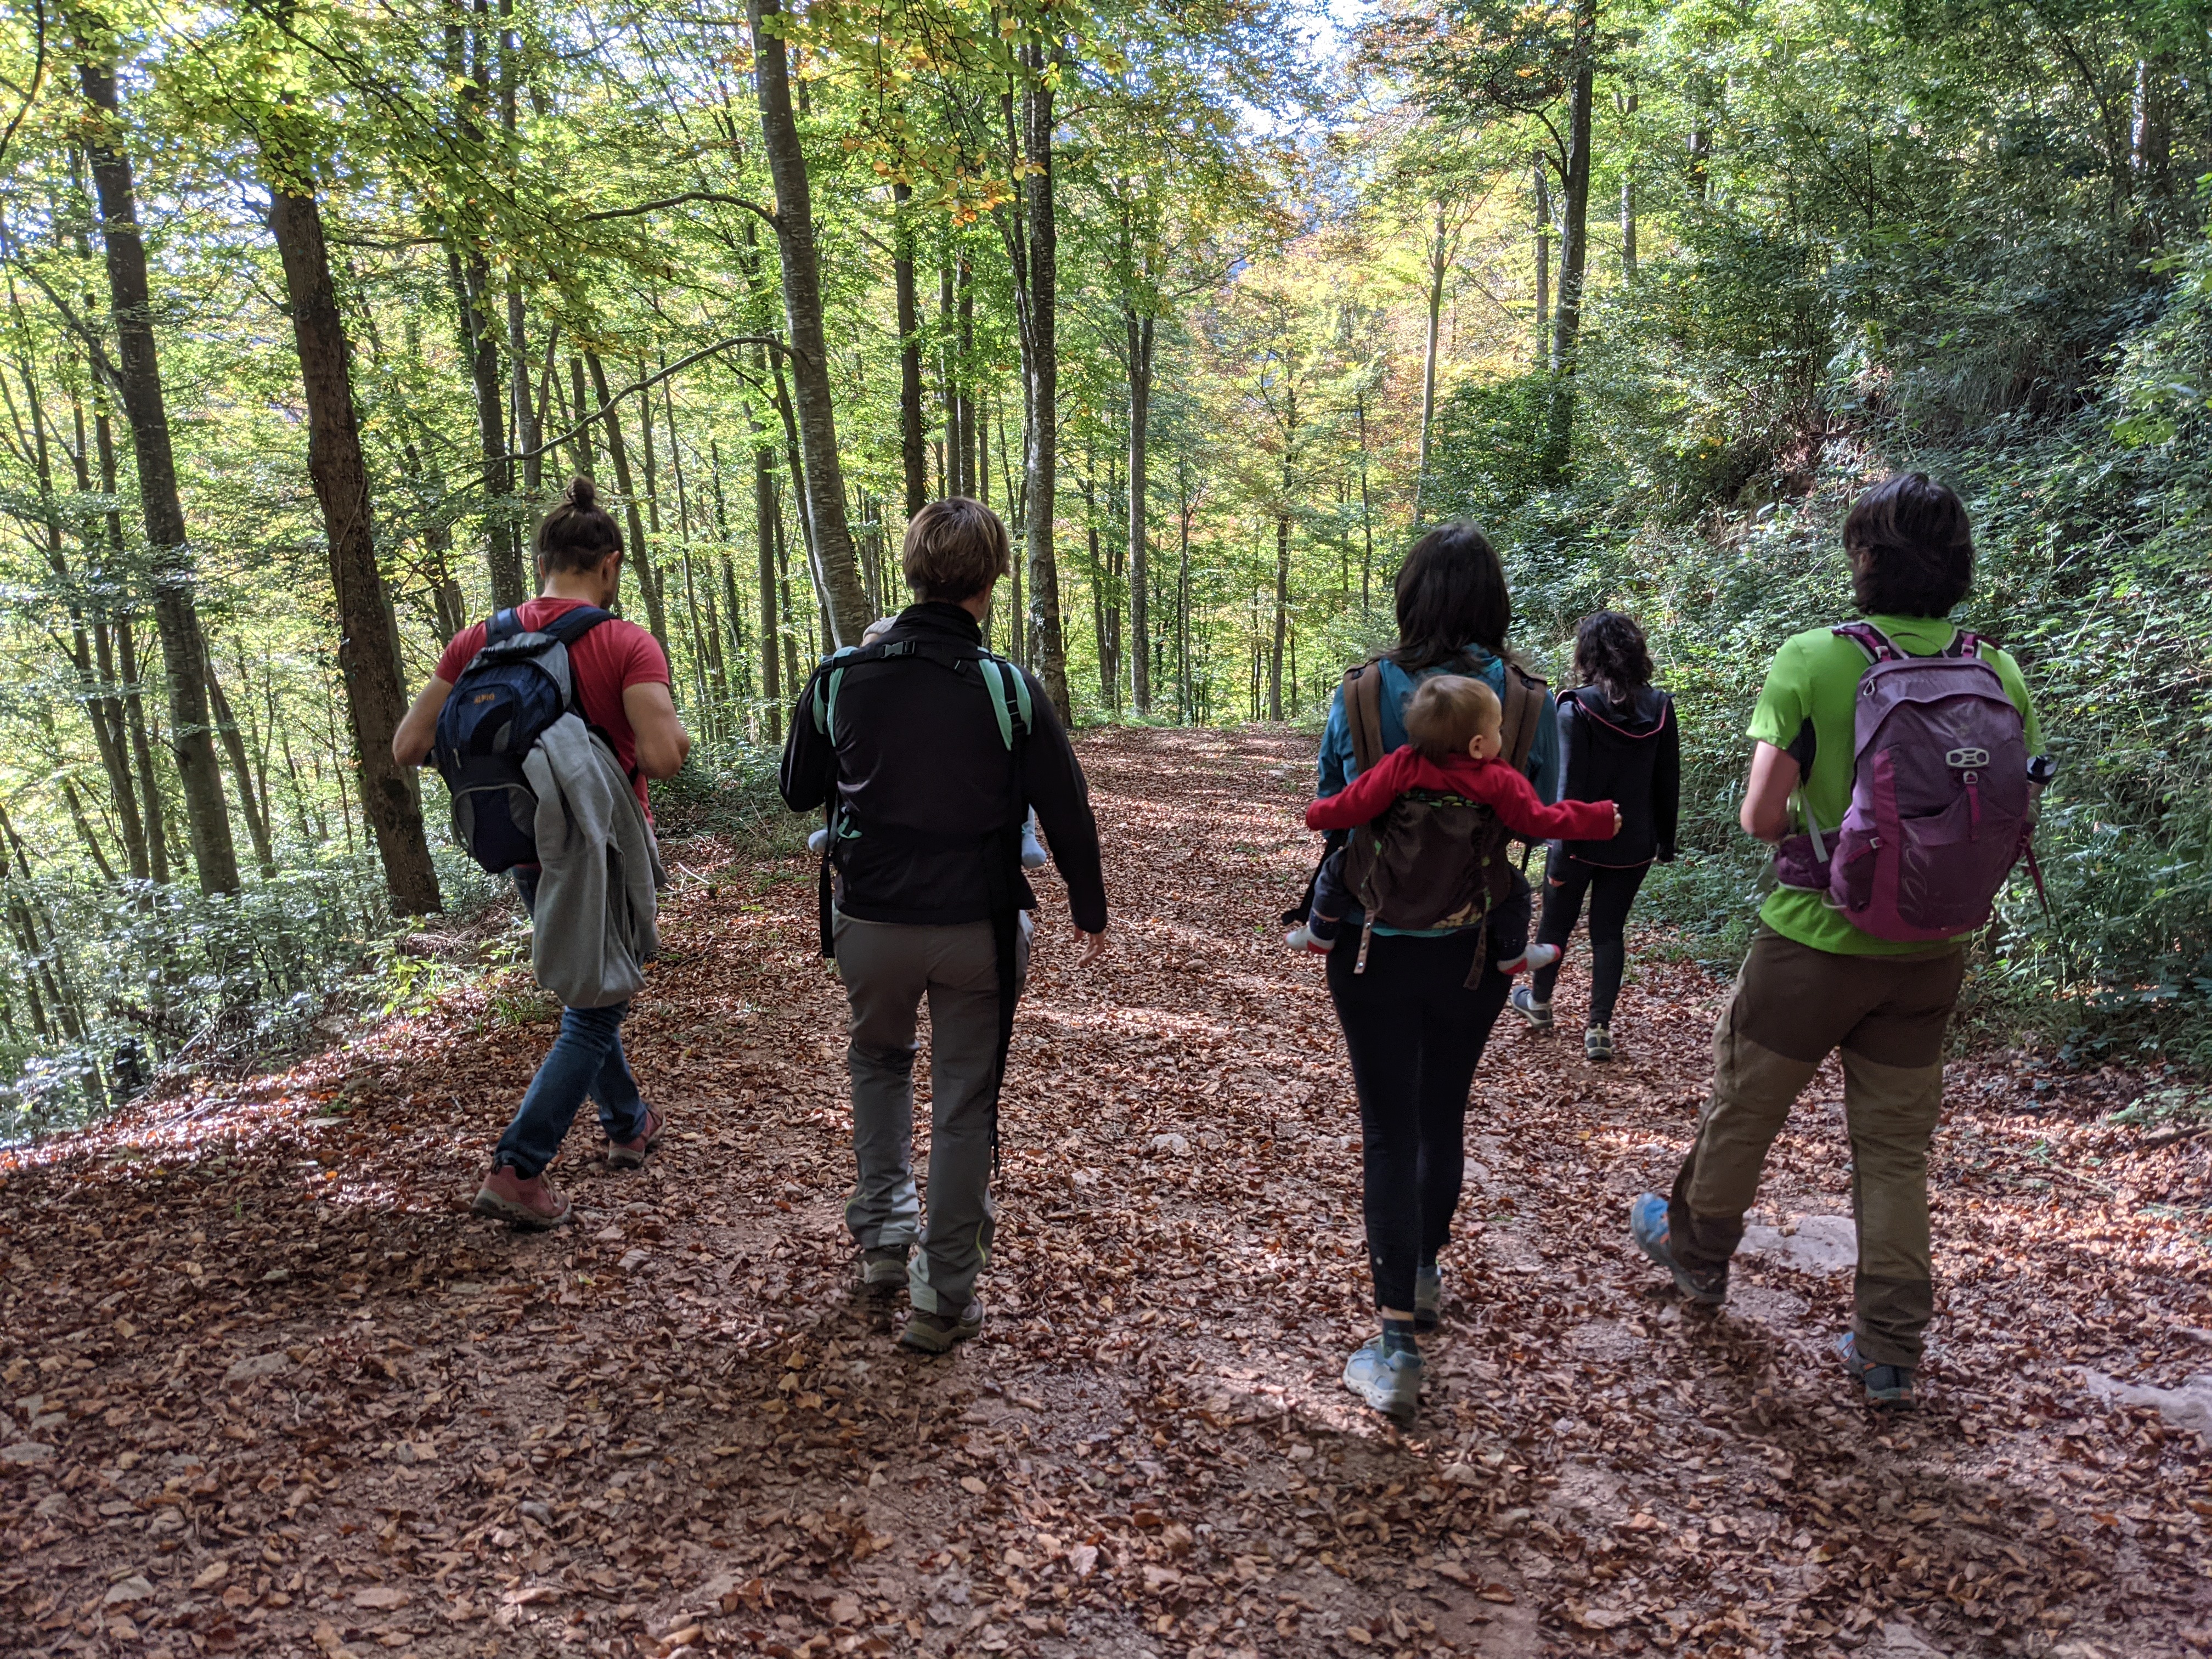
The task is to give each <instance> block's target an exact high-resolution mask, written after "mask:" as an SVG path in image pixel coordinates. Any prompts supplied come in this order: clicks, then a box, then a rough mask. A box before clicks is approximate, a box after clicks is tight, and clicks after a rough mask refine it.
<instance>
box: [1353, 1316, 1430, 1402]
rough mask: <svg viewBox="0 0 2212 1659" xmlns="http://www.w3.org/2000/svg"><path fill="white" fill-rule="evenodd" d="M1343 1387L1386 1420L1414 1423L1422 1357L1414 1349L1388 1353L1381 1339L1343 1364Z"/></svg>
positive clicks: (1363, 1347)
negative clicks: (1386, 1418) (1384, 1349)
mask: <svg viewBox="0 0 2212 1659" xmlns="http://www.w3.org/2000/svg"><path fill="white" fill-rule="evenodd" d="M1344 1386H1345V1387H1346V1388H1347V1389H1351V1390H1352V1393H1353V1394H1355V1395H1358V1396H1359V1398H1360V1400H1361V1401H1362V1402H1363V1403H1364V1404H1366V1405H1368V1406H1370V1407H1373V1408H1374V1409H1375V1410H1376V1411H1378V1412H1381V1413H1383V1415H1384V1416H1385V1417H1389V1418H1394V1419H1396V1420H1397V1421H1399V1422H1401V1423H1407V1422H1411V1421H1412V1420H1413V1413H1414V1411H1415V1410H1416V1409H1417V1408H1418V1407H1419V1405H1420V1403H1421V1356H1420V1354H1419V1352H1418V1351H1417V1350H1414V1349H1411V1348H1401V1349H1400V1350H1398V1352H1395V1353H1387V1352H1384V1351H1383V1339H1382V1338H1381V1337H1379V1336H1378V1337H1376V1338H1375V1339H1374V1340H1372V1341H1370V1342H1368V1343H1365V1344H1364V1345H1363V1346H1360V1347H1358V1348H1356V1349H1354V1350H1353V1351H1352V1358H1349V1359H1347V1360H1346V1361H1345V1362H1344Z"/></svg>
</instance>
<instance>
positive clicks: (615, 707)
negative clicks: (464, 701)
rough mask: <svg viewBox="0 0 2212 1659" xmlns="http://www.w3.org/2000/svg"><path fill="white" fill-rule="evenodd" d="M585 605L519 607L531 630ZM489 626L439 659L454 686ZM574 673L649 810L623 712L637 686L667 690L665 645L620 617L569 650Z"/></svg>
mask: <svg viewBox="0 0 2212 1659" xmlns="http://www.w3.org/2000/svg"><path fill="white" fill-rule="evenodd" d="M583 603H584V601H583V600H581V599H528V600H526V601H524V602H523V603H522V604H521V605H518V606H516V607H515V615H516V616H517V617H519V618H520V621H521V623H522V625H523V626H524V627H525V628H530V629H538V628H543V627H544V626H545V624H546V623H550V622H551V621H552V620H553V619H554V618H555V617H562V616H566V615H567V614H568V612H569V611H574V610H575V609H577V607H579V606H580V605H582V604H583ZM483 642H484V625H483V623H470V624H469V625H468V626H467V627H466V628H464V629H462V630H461V631H460V632H459V633H458V634H456V635H453V643H452V644H451V645H448V646H447V647H446V651H445V654H444V655H443V656H441V657H440V658H439V659H438V667H437V670H436V672H437V676H438V678H440V679H441V680H443V681H445V683H446V684H448V685H451V684H453V683H454V682H455V681H457V680H459V678H461V673H462V671H463V670H465V668H467V667H468V665H469V663H470V661H471V659H473V658H474V657H475V656H476V654H477V652H479V651H481V650H483ZM568 669H569V671H570V672H571V673H573V674H574V675H575V677H576V700H577V701H578V702H580V703H582V704H583V706H584V718H585V719H586V720H589V721H590V722H591V723H592V725H594V726H598V727H599V730H600V731H602V732H605V733H606V734H607V738H608V739H609V741H611V743H612V744H614V746H615V758H616V759H617V760H618V761H620V762H621V763H622V765H623V771H625V772H628V773H630V774H632V775H633V779H632V783H631V787H633V788H635V790H636V791H637V799H638V802H639V804H640V805H646V804H647V803H646V793H645V775H644V774H643V773H642V772H640V771H638V769H637V733H636V732H633V731H631V730H630V725H629V713H628V711H627V710H625V709H624V708H623V692H624V691H627V690H629V688H630V687H631V686H633V685H666V684H668V659H667V658H666V657H665V656H664V655H662V654H661V650H660V642H659V641H658V640H656V639H654V638H653V635H650V634H648V633H647V632H646V631H645V629H642V628H640V627H639V626H638V625H637V624H636V623H633V622H624V621H623V619H622V618H621V617H614V618H613V619H612V620H611V621H608V622H603V623H600V624H599V626H598V627H597V628H594V629H592V631H591V632H590V633H588V634H586V635H584V637H583V638H582V639H580V640H578V641H576V642H575V644H574V645H572V646H570V647H568Z"/></svg>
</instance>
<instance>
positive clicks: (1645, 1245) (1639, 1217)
mask: <svg viewBox="0 0 2212 1659" xmlns="http://www.w3.org/2000/svg"><path fill="white" fill-rule="evenodd" d="M1628 1236H1629V1237H1630V1238H1632V1239H1633V1240H1634V1241H1635V1242H1636V1248H1637V1249H1639V1250H1641V1251H1643V1252H1644V1255H1648V1256H1650V1258H1651V1259H1652V1260H1653V1261H1656V1262H1657V1263H1658V1264H1659V1265H1660V1266H1661V1267H1664V1268H1665V1269H1666V1270H1667V1271H1668V1273H1670V1274H1672V1275H1673V1276H1674V1288H1675V1289H1676V1290H1678V1291H1681V1293H1682V1294H1683V1295H1684V1296H1686V1297H1688V1298H1689V1299H1690V1300H1691V1301H1692V1302H1695V1303H1699V1304H1702V1305H1703V1306H1705V1307H1708V1308H1717V1307H1718V1306H1720V1304H1722V1303H1723V1302H1725V1301H1727V1300H1728V1269H1727V1268H1726V1267H1722V1268H1720V1269H1718V1270H1717V1271H1716V1272H1712V1273H1693V1272H1692V1271H1691V1270H1690V1269H1689V1268H1687V1267H1684V1266H1683V1265H1682V1264H1681V1263H1680V1262H1679V1261H1675V1260H1674V1247H1673V1246H1672V1245H1671V1244H1670V1243H1668V1230H1667V1200H1665V1199H1663V1198H1662V1197H1660V1196H1659V1194H1656V1193H1644V1194H1641V1195H1639V1196H1638V1199H1637V1200H1636V1201H1635V1202H1634V1203H1633V1204H1631V1205H1630V1206H1628Z"/></svg>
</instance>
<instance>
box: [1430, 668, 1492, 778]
mask: <svg viewBox="0 0 2212 1659" xmlns="http://www.w3.org/2000/svg"><path fill="white" fill-rule="evenodd" d="M1502 720H1504V710H1503V709H1502V708H1500V707H1499V706H1498V693H1496V692H1495V691H1493V690H1491V689H1490V688H1489V687H1488V686H1487V685H1486V684H1483V683H1482V682H1481V681H1480V680H1478V679H1474V678H1470V677H1469V676H1468V675H1465V674H1435V675H1431V677H1430V678H1427V679H1425V680H1423V681H1422V682H1421V683H1420V684H1419V686H1417V687H1415V688H1414V690H1413V701H1412V702H1409V703H1407V705H1406V736H1407V738H1408V739H1410V740H1411V742H1412V743H1413V747H1414V748H1416V749H1418V750H1420V751H1421V752H1422V753H1423V754H1424V755H1425V756H1427V757H1429V758H1430V759H1431V760H1432V761H1445V760H1449V759H1450V758H1451V757H1453V756H1454V755H1464V754H1465V753H1467V746H1468V744H1471V743H1473V742H1474V738H1475V734H1476V733H1477V732H1484V731H1488V730H1490V729H1491V728H1492V727H1494V726H1498V724H1499V723H1500V722H1501V721H1502Z"/></svg>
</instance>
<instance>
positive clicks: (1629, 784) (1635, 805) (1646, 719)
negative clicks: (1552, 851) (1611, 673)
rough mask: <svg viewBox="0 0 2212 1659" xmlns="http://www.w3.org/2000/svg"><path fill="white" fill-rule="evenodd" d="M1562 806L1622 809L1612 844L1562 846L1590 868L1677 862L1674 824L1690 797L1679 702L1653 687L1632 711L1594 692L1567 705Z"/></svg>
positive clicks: (1587, 689)
mask: <svg viewBox="0 0 2212 1659" xmlns="http://www.w3.org/2000/svg"><path fill="white" fill-rule="evenodd" d="M1559 753H1560V755H1561V756H1562V757H1565V766H1564V768H1563V770H1562V774H1561V783H1560V787H1559V798H1560V799H1562V800H1610V801H1612V802H1613V804H1614V805H1617V806H1618V807H1620V834H1619V835H1617V836H1614V837H1613V839H1612V840H1611V841H1571V842H1561V843H1560V844H1559V845H1560V850H1561V851H1563V852H1565V854H1567V856H1568V857H1570V858H1573V859H1578V860H1581V861H1582V862H1583V863H1584V864H1595V865H1602V866H1607V867H1608V868H1614V869H1620V868H1626V867H1628V866H1633V865H1639V864H1649V863H1650V862H1651V860H1653V859H1654V858H1657V859H1659V860H1662V862H1663V861H1664V860H1668V859H1672V858H1673V857H1674V822H1675V817H1676V815H1677V813H1678V811H1679V810H1680V799H1681V791H1682V745H1681V735H1680V732H1678V731H1677V730H1676V728H1675V725H1674V698H1672V697H1671V696H1668V695H1667V693H1666V692H1664V691H1662V690H1660V689H1659V688H1658V687H1657V686H1656V685H1647V686H1645V687H1644V690H1641V691H1638V693H1637V694H1636V695H1635V696H1633V697H1632V698H1631V699H1630V700H1629V702H1628V706H1627V707H1626V708H1620V707H1616V706H1615V705H1614V704H1613V703H1610V702H1607V701H1606V696H1605V693H1604V692H1602V691H1601V690H1598V689H1597V688H1596V687H1595V686H1594V685H1586V686H1583V688H1582V689H1581V690H1578V691H1574V692H1571V693H1569V694H1568V695H1567V696H1563V697H1561V698H1560V699H1559Z"/></svg>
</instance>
